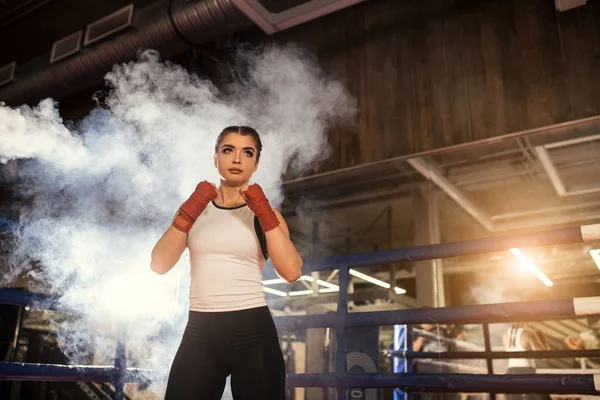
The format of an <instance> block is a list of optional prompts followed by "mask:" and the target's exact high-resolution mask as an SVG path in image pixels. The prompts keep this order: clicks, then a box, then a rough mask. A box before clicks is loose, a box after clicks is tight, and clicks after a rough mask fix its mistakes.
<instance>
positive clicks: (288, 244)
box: [265, 226, 302, 282]
mask: <svg viewBox="0 0 600 400" xmlns="http://www.w3.org/2000/svg"><path fill="white" fill-rule="evenodd" d="M265 236H266V239H267V249H268V251H269V258H270V259H271V262H272V263H273V267H274V268H275V271H277V274H278V275H279V276H281V277H282V278H283V279H285V280H286V281H288V282H294V281H297V280H298V279H300V277H301V276H302V257H301V256H300V253H298V250H296V246H294V244H293V243H292V241H291V240H290V238H289V237H288V235H287V234H286V233H285V231H284V230H283V229H282V228H281V226H278V227H276V228H275V229H271V230H270V231H268V232H265Z"/></svg>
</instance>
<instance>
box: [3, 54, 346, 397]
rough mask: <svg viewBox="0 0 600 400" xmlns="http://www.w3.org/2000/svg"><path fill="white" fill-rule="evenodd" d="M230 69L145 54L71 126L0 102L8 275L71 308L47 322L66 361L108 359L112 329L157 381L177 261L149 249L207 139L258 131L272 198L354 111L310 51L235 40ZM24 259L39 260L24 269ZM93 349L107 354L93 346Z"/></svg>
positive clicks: (213, 177)
mask: <svg viewBox="0 0 600 400" xmlns="http://www.w3.org/2000/svg"><path fill="white" fill-rule="evenodd" d="M234 70H235V71H236V73H237V79H236V80H235V81H233V82H231V83H230V84H229V85H228V86H227V87H226V88H225V90H224V91H222V92H221V91H219V90H218V89H217V88H216V87H215V86H214V85H213V84H212V83H211V82H209V81H206V80H202V79H200V78H199V77H197V76H195V75H192V74H189V73H188V72H187V71H185V70H184V69H183V68H182V67H180V66H178V65H173V64H170V63H167V62H161V61H160V60H159V57H158V55H157V54H156V53H154V52H146V53H144V54H143V56H142V57H141V59H140V60H139V61H137V62H131V63H128V64H124V65H118V66H115V67H114V69H113V71H112V72H111V73H109V74H108V75H107V77H106V79H107V82H108V83H109V84H110V86H111V87H112V88H113V90H112V91H111V93H110V95H109V96H108V98H107V99H106V103H107V104H108V106H109V108H108V109H100V108H99V109H95V110H94V111H93V112H91V113H90V115H88V116H87V117H86V118H84V119H83V120H82V121H80V122H79V123H77V125H76V126H74V127H71V128H68V127H67V126H66V125H65V123H64V122H63V121H62V120H61V118H60V116H59V113H58V111H57V107H58V105H57V104H56V103H55V102H54V101H52V100H51V99H47V100H44V101H42V102H41V103H39V105H38V106H37V107H35V108H29V107H20V108H17V109H11V108H8V107H2V106H0V134H1V135H2V141H0V161H1V162H2V163H6V162H7V161H9V160H15V159H18V160H20V170H19V180H18V182H19V184H18V185H16V186H15V188H14V190H15V192H17V193H18V194H19V196H21V197H27V198H30V199H31V201H30V202H29V203H27V204H23V205H22V207H21V215H20V217H21V222H22V229H21V230H20V237H19V241H18V244H17V247H16V249H15V252H14V260H13V265H12V269H11V274H9V275H7V276H5V280H6V281H10V280H11V279H14V278H15V277H16V276H19V275H22V274H23V273H24V272H27V273H28V274H29V275H30V277H31V278H32V279H31V281H32V282H34V283H32V285H31V289H33V290H35V291H38V292H46V293H51V294H57V295H59V296H60V305H61V306H62V307H65V308H68V309H71V310H74V311H77V312H78V313H79V314H80V316H81V317H79V318H71V319H68V320H63V321H61V323H60V324H58V323H57V324H56V326H55V328H56V330H57V333H58V335H59V340H60V343H61V346H62V348H63V350H64V352H65V353H66V354H68V355H69V356H70V357H71V360H72V362H74V363H78V362H84V360H86V359H87V358H86V357H87V356H88V354H89V353H90V352H94V353H95V362H96V363H100V364H111V363H112V362H113V358H114V354H115V346H116V340H115V335H116V332H117V330H118V329H123V330H124V331H125V334H126V338H127V346H128V364H129V365H135V366H137V367H140V368H148V369H152V370H155V371H158V372H157V373H156V374H151V375H149V376H148V377H149V378H150V379H151V380H152V381H154V382H157V384H156V385H157V386H151V388H152V389H153V390H155V391H156V393H160V391H161V390H162V389H163V387H162V386H161V385H160V384H159V383H160V382H164V380H165V378H166V374H167V373H168V368H169V366H170V363H171V361H172V358H173V356H174V354H175V351H176V349H177V346H178V345H179V340H180V337H181V332H182V329H183V327H184V324H185V321H186V316H187V290H188V285H187V283H188V266H187V259H186V258H185V257H183V259H182V261H180V263H179V265H178V266H177V267H176V268H175V269H174V270H173V271H171V272H169V273H168V274H167V275H164V276H158V275H155V274H153V273H152V272H151V271H150V268H149V262H150V252H151V249H152V247H153V246H154V244H155V243H156V241H157V240H158V238H159V237H160V236H161V235H162V233H163V232H164V230H165V229H166V228H167V227H168V225H169V223H170V220H171V218H172V216H173V214H174V212H175V210H176V209H177V208H178V206H179V205H180V204H181V203H182V202H183V201H184V200H185V199H186V198H187V197H188V196H189V195H190V193H191V192H192V191H193V189H194V187H195V185H196V184H197V183H198V182H199V181H200V180H204V179H207V180H210V181H213V182H217V179H218V175H217V173H216V170H215V168H214V165H213V159H212V156H213V153H214V145H215V139H216V136H217V135H218V133H219V132H220V131H221V130H222V129H223V128H224V127H226V126H230V125H249V126H252V127H254V128H256V129H257V130H258V132H259V133H260V134H261V138H262V140H263V153H262V155H261V166H260V167H259V170H258V172H257V173H256V174H255V177H254V181H255V182H257V183H259V184H260V185H261V186H262V187H263V188H264V189H265V192H266V193H267V196H268V197H269V198H270V200H271V203H272V204H273V206H275V207H276V206H278V205H280V204H281V201H282V195H281V176H282V174H283V173H284V172H285V171H286V169H287V167H288V164H290V163H291V164H292V165H291V167H292V168H293V169H294V170H295V171H296V172H302V171H304V170H306V169H307V168H312V167H314V165H315V163H318V162H320V161H322V160H323V159H325V158H326V157H328V156H329V154H330V152H329V150H328V148H329V147H328V145H327V137H326V131H327V129H328V128H329V127H330V126H331V124H333V123H336V122H338V121H347V120H348V119H349V118H351V117H352V116H353V115H354V112H355V104H354V101H353V100H352V99H351V98H350V96H349V95H348V94H347V92H346V90H345V89H344V87H343V85H342V84H341V83H340V82H338V81H336V80H335V79H333V78H331V77H329V76H327V74H326V73H325V72H324V71H323V70H322V69H321V68H320V67H319V65H318V62H317V60H316V59H315V58H314V57H313V56H312V55H311V54H310V53H308V52H307V51H304V50H303V49H301V48H298V47H295V46H292V45H289V46H285V47H276V46H269V47H265V48H262V49H260V50H257V49H251V50H248V49H246V50H244V51H241V52H240V53H239V54H238V56H237V58H236V63H235V65H234ZM31 260H36V263H35V267H32V264H33V263H32V262H31ZM102 354H104V355H105V356H103V355H102Z"/></svg>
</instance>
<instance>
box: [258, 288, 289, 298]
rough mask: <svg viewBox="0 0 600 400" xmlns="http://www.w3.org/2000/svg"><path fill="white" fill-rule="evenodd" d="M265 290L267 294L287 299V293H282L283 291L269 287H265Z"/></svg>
mask: <svg viewBox="0 0 600 400" xmlns="http://www.w3.org/2000/svg"><path fill="white" fill-rule="evenodd" d="M263 290H264V291H265V292H267V293H271V294H276V295H277V296H281V297H287V293H286V292H282V291H281V290H275V289H271V288H268V287H263Z"/></svg>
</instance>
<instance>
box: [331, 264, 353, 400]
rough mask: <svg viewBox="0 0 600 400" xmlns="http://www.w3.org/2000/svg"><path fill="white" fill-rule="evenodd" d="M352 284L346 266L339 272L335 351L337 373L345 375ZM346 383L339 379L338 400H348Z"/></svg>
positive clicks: (337, 387) (337, 386)
mask: <svg viewBox="0 0 600 400" xmlns="http://www.w3.org/2000/svg"><path fill="white" fill-rule="evenodd" d="M349 284H350V269H349V268H344V269H341V270H340V272H339V287H340V291H339V299H338V306H337V312H336V313H335V316H336V319H335V321H334V325H333V326H334V327H335V339H336V348H337V349H336V353H335V374H336V375H343V374H345V373H346V331H347V326H348V324H347V318H348V285H349ZM346 387H347V386H346V385H344V384H343V383H342V381H339V382H338V384H337V385H336V389H337V398H338V400H346Z"/></svg>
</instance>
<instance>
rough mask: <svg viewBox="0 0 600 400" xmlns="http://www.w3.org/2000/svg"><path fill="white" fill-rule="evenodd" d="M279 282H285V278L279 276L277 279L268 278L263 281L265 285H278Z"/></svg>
mask: <svg viewBox="0 0 600 400" xmlns="http://www.w3.org/2000/svg"><path fill="white" fill-rule="evenodd" d="M278 283H285V279H282V278H277V279H267V280H266V281H263V285H276V284H278Z"/></svg>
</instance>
